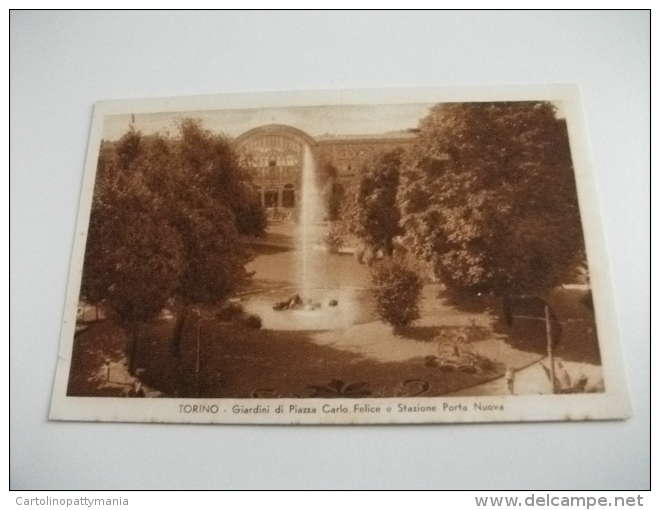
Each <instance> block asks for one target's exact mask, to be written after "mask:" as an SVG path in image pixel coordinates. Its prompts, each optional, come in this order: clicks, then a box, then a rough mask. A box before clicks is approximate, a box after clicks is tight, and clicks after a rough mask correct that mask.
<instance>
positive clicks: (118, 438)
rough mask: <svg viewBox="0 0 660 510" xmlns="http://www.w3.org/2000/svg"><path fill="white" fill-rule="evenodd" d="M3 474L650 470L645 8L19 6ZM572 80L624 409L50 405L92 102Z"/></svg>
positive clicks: (540, 483)
mask: <svg viewBox="0 0 660 510" xmlns="http://www.w3.org/2000/svg"><path fill="white" fill-rule="evenodd" d="M11 18H12V19H11V26H10V32H11V34H10V37H11V39H10V42H11V67H10V73H11V77H10V87H11V89H10V92H11V114H12V115H11V122H10V129H11V144H10V150H11V159H10V164H11V168H10V172H11V183H10V193H11V219H10V227H11V233H10V241H11V253H10V258H11V272H10V286H11V287H10V288H11V305H10V319H11V349H10V364H11V391H10V396H11V404H10V412H11V418H10V420H11V421H10V429H11V445H10V448H11V451H10V453H11V462H10V475H11V486H12V487H13V488H69V489H73V488H521V489H529V488H536V489H542V488H548V489H550V488H566V489H570V488H593V489H599V488H600V489H616V488H620V489H643V488H647V487H648V485H649V336H650V334H649V298H650V293H649V236H648V233H649V203H650V192H649V138H648V127H649V119H650V115H649V22H648V14H647V13H645V12H627V13H621V12H607V13H597V12H587V13H575V12H573V13H539V12H524V13H516V12H505V13H449V12H437V13H421V14H420V13H402V12H389V13H379V14H373V13H371V14H361V13H360V14H356V13H347V14H344V13H257V14H249V13H229V14H228V13H210V12H202V13H194V14H190V13H174V14H170V13H162V12H161V13H151V14H140V13H109V14H108V13H91V12H87V13H63V12H60V13H55V14H50V13H43V12H42V13H30V12H18V13H12V15H11ZM557 82H563V83H566V82H568V83H577V84H578V85H580V87H581V90H582V94H583V102H584V107H585V110H586V116H587V126H588V129H589V134H590V137H591V141H592V159H593V162H594V168H595V171H596V177H597V181H598V187H599V192H600V201H601V214H602V218H603V223H604V227H605V235H606V238H607V241H608V244H609V257H610V264H611V269H612V276H613V284H614V287H615V289H616V295H615V299H616V304H617V311H618V318H619V322H620V328H621V342H622V345H623V350H624V356H625V362H626V365H627V372H628V377H629V386H630V391H631V396H632V399H633V412H634V417H633V418H632V419H631V420H629V421H627V422H608V423H554V424H540V423H539V424H494V425H442V426H396V427H395V426H377V427H367V426H362V427H309V426H306V427H253V426H192V425H135V424H94V423H55V422H48V421H47V420H46V416H47V411H48V404H49V399H50V391H51V384H52V377H53V374H54V369H55V363H56V353H57V343H58V336H59V327H60V321H61V313H62V306H63V302H64V293H65V284H66V281H67V270H68V264H69V256H70V251H71V246H72V234H73V230H74V221H75V217H76V209H77V202H78V193H79V188H80V181H81V177H82V169H83V163H84V154H85V149H86V142H87V136H88V128H89V122H90V119H91V107H92V104H93V103H94V102H95V101H97V100H101V99H117V98H130V97H157V96H173V95H187V94H203V93H218V92H238V91H260V90H291V89H327V88H361V87H383V86H443V85H464V84H466V85H487V84H517V83H518V84H528V83H557Z"/></svg>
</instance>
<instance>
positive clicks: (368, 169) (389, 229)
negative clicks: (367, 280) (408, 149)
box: [348, 149, 403, 256]
mask: <svg viewBox="0 0 660 510" xmlns="http://www.w3.org/2000/svg"><path fill="white" fill-rule="evenodd" d="M402 156H403V150H402V149H394V150H391V151H388V152H384V153H382V154H380V155H379V156H378V157H377V158H376V159H375V160H374V161H373V162H371V163H368V164H366V165H365V167H364V168H363V169H362V172H361V174H362V178H361V179H360V183H359V185H358V187H357V190H356V191H355V193H354V194H353V196H352V199H349V200H350V202H349V204H348V207H349V209H350V211H351V213H350V216H351V217H350V218H349V221H350V229H351V230H352V232H353V233H354V234H355V235H356V236H357V237H358V238H360V239H361V240H362V241H364V243H365V244H366V245H367V246H368V247H369V248H370V249H372V250H373V251H374V252H375V251H378V250H383V253H384V254H385V255H387V256H391V255H392V253H393V251H394V245H393V241H394V238H395V237H396V236H398V235H399V234H400V233H401V232H402V230H401V228H400V226H399V220H400V212H399V206H398V203H397V189H398V187H399V178H400V167H401V160H402Z"/></svg>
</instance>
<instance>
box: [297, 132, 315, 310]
mask: <svg viewBox="0 0 660 510" xmlns="http://www.w3.org/2000/svg"><path fill="white" fill-rule="evenodd" d="M301 180H302V183H301V200H300V230H299V231H300V235H299V243H300V244H299V246H300V254H301V259H302V261H301V267H300V291H301V294H302V296H303V299H304V300H305V299H311V297H312V296H311V292H312V289H313V280H312V256H313V252H312V250H313V249H314V244H315V243H316V236H315V229H314V225H315V223H316V222H317V221H318V219H319V217H320V214H319V212H320V211H319V202H320V200H319V193H318V186H317V183H316V162H315V161H314V155H313V154H312V150H311V149H310V147H309V146H308V145H305V146H304V149H303V164H302V179H301Z"/></svg>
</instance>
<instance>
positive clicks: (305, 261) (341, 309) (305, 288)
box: [247, 145, 359, 330]
mask: <svg viewBox="0 0 660 510" xmlns="http://www.w3.org/2000/svg"><path fill="white" fill-rule="evenodd" d="M299 204H300V210H299V215H298V224H297V226H296V228H295V236H296V245H297V250H296V254H295V259H294V261H295V274H296V277H295V280H294V282H292V283H294V285H295V286H294V287H289V288H287V289H286V290H284V289H282V290H279V291H277V290H276V291H273V292H271V293H269V294H267V295H265V294H264V295H262V296H255V297H254V298H252V299H251V300H250V301H249V303H248V304H247V307H248V309H249V311H250V312H251V313H256V314H257V315H259V316H260V317H261V318H262V319H263V321H264V322H263V325H264V328H266V329H275V330H328V329H339V328H347V327H349V326H351V325H352V324H354V323H355V320H356V314H357V311H358V307H359V304H358V303H357V295H356V293H355V291H354V289H352V288H349V287H347V288H342V287H338V286H336V285H335V284H334V282H333V281H332V279H329V278H328V275H327V274H326V272H327V271H328V270H329V269H330V268H329V267H327V264H331V263H332V262H331V260H330V257H332V255H329V254H328V253H327V252H325V251H322V250H319V249H318V248H319V247H318V246H317V245H318V242H319V239H320V235H319V234H320V233H321V231H322V229H323V227H322V226H321V225H320V221H321V220H322V219H323V213H324V211H323V205H322V204H323V201H322V200H321V196H320V190H319V185H318V182H317V168H316V161H315V157H314V154H313V153H312V149H311V147H309V146H308V145H305V146H304V147H303V154H302V175H301V181H300V195H299ZM284 292H286V294H285V293H284Z"/></svg>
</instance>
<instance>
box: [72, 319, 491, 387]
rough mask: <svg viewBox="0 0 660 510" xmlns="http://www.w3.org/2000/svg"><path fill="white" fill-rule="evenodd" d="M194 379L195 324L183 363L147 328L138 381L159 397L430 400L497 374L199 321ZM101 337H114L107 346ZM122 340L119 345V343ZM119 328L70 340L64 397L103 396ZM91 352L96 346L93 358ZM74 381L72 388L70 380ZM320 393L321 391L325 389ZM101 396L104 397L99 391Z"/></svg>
mask: <svg viewBox="0 0 660 510" xmlns="http://www.w3.org/2000/svg"><path fill="white" fill-rule="evenodd" d="M200 333H201V334H200V344H199V345H200V349H199V352H200V362H199V374H198V375H197V374H196V371H195V368H196V363H197V356H196V354H197V334H196V327H195V325H194V324H191V325H189V327H188V330H187V331H186V333H185V335H184V341H183V344H182V349H181V350H182V355H181V358H176V357H175V356H174V355H173V354H172V352H171V349H170V338H171V337H170V334H171V323H170V322H168V321H159V322H157V323H154V324H152V325H150V326H149V327H148V328H145V331H144V332H143V335H142V339H141V342H140V344H139V349H138V366H140V367H141V368H143V369H144V373H143V374H142V376H141V379H142V380H143V381H144V383H145V384H147V385H148V386H150V387H152V388H154V389H156V390H158V391H160V392H162V393H163V394H164V396H172V397H174V396H179V397H214V398H223V397H226V398H230V397H231V398H250V397H262V398H268V397H312V396H316V397H326V398H329V397H332V396H353V397H366V396H371V397H395V396H410V395H414V394H418V393H421V394H423V396H435V395H442V394H445V393H449V392H452V391H455V390H458V389H460V388H463V387H466V386H471V385H474V384H478V383H479V382H480V381H483V380H486V379H491V378H493V377H495V376H497V375H498V374H499V373H501V372H502V367H501V366H495V367H493V369H492V370H490V371H487V372H480V373H476V374H472V373H464V372H461V371H458V370H455V371H451V372H447V371H443V370H440V369H438V368H437V367H429V366H427V365H426V364H425V360H424V358H423V357H419V358H413V359H409V360H406V361H401V362H379V361H374V360H369V359H367V358H365V357H363V356H360V355H357V354H354V353H350V352H346V351H343V350H340V349H335V348H333V347H329V346H322V345H317V344H315V343H314V342H313V341H312V340H311V339H310V336H309V335H310V333H308V332H304V331H271V330H251V329H247V328H244V327H241V326H239V325H235V324H228V323H221V322H219V321H214V320H203V321H202V323H201V329H200ZM99 337H103V338H105V339H106V340H107V339H109V338H115V341H114V342H113V344H112V345H109V344H108V343H107V342H105V343H100V344H99V343H97V340H98V339H99ZM122 337H123V339H122ZM125 342H126V337H125V336H123V335H122V334H121V331H120V329H119V328H118V327H117V326H116V325H113V324H112V323H110V322H108V321H106V322H105V323H104V324H95V325H93V326H92V327H91V328H90V329H89V330H88V331H86V332H84V333H83V334H81V335H80V337H79V338H78V339H77V341H76V342H75V346H74V350H75V351H81V352H77V353H76V354H75V355H74V357H76V358H77V359H78V363H77V365H76V370H75V373H76V374H77V375H76V377H75V378H72V382H71V384H70V391H69V394H71V395H99V396H100V395H101V394H102V393H100V392H101V391H106V390H100V389H98V388H97V387H95V383H94V381H93V380H89V379H88V378H86V377H85V374H91V373H94V372H95V371H96V370H97V369H98V367H97V365H98V364H99V363H100V362H101V360H102V359H103V358H104V354H102V353H101V352H100V349H101V348H103V349H105V348H110V349H112V350H116V349H118V348H121V346H122V344H125ZM91 346H97V347H99V349H98V350H99V352H96V353H94V352H92V351H94V350H95V349H93V348H92V349H91V351H90V348H91ZM74 379H75V382H74ZM323 388H325V389H323ZM103 394H107V392H106V393H103Z"/></svg>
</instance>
